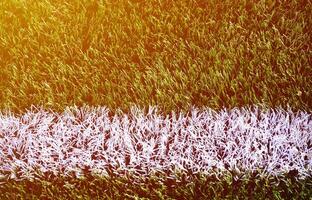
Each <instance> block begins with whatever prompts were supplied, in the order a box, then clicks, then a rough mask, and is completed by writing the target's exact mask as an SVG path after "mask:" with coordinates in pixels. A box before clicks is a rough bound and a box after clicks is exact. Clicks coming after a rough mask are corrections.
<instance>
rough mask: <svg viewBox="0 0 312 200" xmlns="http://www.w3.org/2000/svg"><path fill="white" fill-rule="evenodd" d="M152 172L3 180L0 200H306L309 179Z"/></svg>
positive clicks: (310, 189) (311, 182)
mask: <svg viewBox="0 0 312 200" xmlns="http://www.w3.org/2000/svg"><path fill="white" fill-rule="evenodd" d="M213 174H215V173H213V172H212V173H211V175H203V174H187V173H180V174H176V175H175V176H174V177H170V176H168V175H166V174H165V173H158V174H154V175H151V176H148V177H145V178H143V177H137V176H134V175H124V176H117V175H114V174H111V175H110V176H104V177H99V176H94V175H91V174H85V176H84V177H83V178H77V177H71V178H69V177H67V178H66V177H60V176H53V175H51V174H45V175H43V176H42V177H41V178H40V179H37V180H23V181H13V180H9V181H7V182H6V183H4V184H2V185H0V198H1V199H64V200H65V199H114V200H115V199H155V200H156V199H157V200H158V199H179V200H184V199H185V200H191V199H194V200H195V199H196V200H199V199H257V200H258V199H292V200H293V199H307V200H308V199H311V197H312V177H311V176H310V177H307V178H306V179H298V177H297V175H296V172H295V171H291V172H289V173H286V174H284V175H281V176H262V175H261V172H260V171H258V172H253V173H245V174H244V176H239V175H235V174H234V173H230V172H228V173H222V175H213Z"/></svg>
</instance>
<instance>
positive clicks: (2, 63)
mask: <svg viewBox="0 0 312 200" xmlns="http://www.w3.org/2000/svg"><path fill="white" fill-rule="evenodd" d="M311 13H312V3H311V1H309V0H288V1H282V0H276V1H273V0H231V1H230V0H224V1H216V0H180V1H169V0H149V1H144V0H118V1H117V0H114V1H113V0H99V1H86V0H72V1H63V0H54V1H52V0H2V1H1V2H0V67H1V68H0V77H1V80H0V109H1V110H2V112H3V113H7V112H9V111H10V112H11V113H14V114H15V115H17V116H20V115H23V114H24V113H26V112H27V110H29V109H30V108H31V106H32V105H35V106H42V107H44V108H45V109H50V110H51V112H52V111H53V112H58V113H61V112H63V111H64V110H65V109H66V107H67V106H74V105H76V106H78V107H83V106H86V105H88V106H105V107H107V108H109V109H110V110H111V112H112V113H129V112H130V108H131V107H133V106H138V107H140V108H147V107H148V106H158V107H159V109H160V110H161V113H162V114H163V115H164V116H165V115H166V114H168V113H169V115H170V113H171V112H172V111H176V112H179V111H181V112H182V111H183V112H187V111H189V110H191V109H192V108H193V107H196V108H198V109H205V108H207V107H208V108H211V109H214V110H216V111H220V110H222V109H223V108H228V109H232V108H236V107H238V108H242V107H245V106H253V105H265V107H266V108H277V107H281V108H285V109H286V108H289V107H290V108H291V109H292V110H293V111H305V112H307V116H308V117H307V118H308V121H307V127H308V129H307V130H311V114H310V113H311V106H312V101H311V93H312V89H311V88H312V87H311V85H312V78H311V77H312V66H311V63H312V50H311V44H312V43H311V41H312V40H311V37H312V33H311V30H312V28H311V27H312V15H311ZM2 116H4V115H2ZM111 116H114V114H111ZM2 119H3V120H4V119H6V118H5V117H4V118H3V117H2ZM4 121H5V120H4ZM3 124H4V123H2V127H0V128H2V129H4V128H3V127H4V125H3ZM307 134H309V135H311V134H312V133H311V132H307ZM2 135H4V133H2V134H1V133H0V136H2ZM310 138H311V137H310ZM307 141H308V142H309V141H310V140H307ZM309 144H310V143H309ZM308 147H309V148H311V147H310V145H308V144H307V148H308ZM309 148H308V149H309ZM308 152H311V150H308ZM309 161H310V163H311V160H309ZM309 166H311V164H310V165H309ZM229 171H230V170H229ZM260 171H261V170H260ZM296 172H297V171H296V170H295V171H292V170H290V171H289V172H285V174H284V175H283V176H282V175H281V177H279V178H277V177H274V176H273V177H270V176H265V177H261V176H260V175H259V176H257V175H255V174H257V173H260V174H261V172H250V173H249V172H246V174H245V176H244V177H249V178H246V179H245V178H242V179H239V181H238V182H239V183H236V182H235V181H236V180H235V181H233V180H234V179H231V177H232V178H233V175H232V174H231V173H230V172H229V173H226V172H224V174H222V175H220V177H223V178H220V177H219V178H216V177H210V176H208V175H206V176H205V175H198V174H192V173H190V174H187V176H186V177H188V178H185V177H184V179H182V178H181V180H180V181H179V180H175V179H174V180H172V179H171V178H170V177H166V176H165V175H166V173H165V172H160V173H164V174H163V176H162V175H156V176H151V177H149V178H145V179H144V178H143V177H132V175H128V176H129V177H126V176H117V177H116V176H114V175H113V174H114V173H113V172H112V174H110V175H109V176H107V177H105V178H103V177H102V178H99V177H98V178H95V177H93V176H91V175H90V173H86V174H89V175H86V177H87V178H86V179H79V178H75V177H71V178H72V179H71V180H68V181H67V180H65V179H70V178H69V177H63V178H62V177H61V175H60V176H56V177H53V175H51V176H50V175H49V172H47V173H46V174H45V175H44V174H42V176H40V177H41V178H39V180H36V181H30V180H23V181H16V180H14V179H13V180H11V179H6V178H5V181H3V182H1V183H2V184H1V185H0V190H1V192H0V196H1V195H2V196H1V198H3V199H6V198H7V199H12V198H13V199H14V198H16V199H19V198H24V199H32V198H33V199H38V198H41V199H56V198H57V199H61V198H63V199H79V198H80V199H87V198H90V199H94V198H101V197H102V198H103V199H109V198H111V199H125V198H128V199H135V198H137V199H138V198H147V199H162V198H163V199H170V198H171V199H192V198H193V199H200V198H202V199H207V198H208V199H212V198H217V199H218V198H219V199H224V198H229V199H231V198H243V199H246V198H247V199H248V198H250V199H252V198H254V199H261V198H262V199H266V198H267V199H274V198H275V199H292V198H297V199H308V198H310V196H312V195H311V187H312V186H311V176H308V177H307V178H305V179H303V180H302V179H298V178H296V175H297V173H296ZM287 174H288V175H287ZM181 176H182V175H181ZM211 176H212V175H211ZM252 177H256V178H252ZM282 177H283V178H282ZM140 178H141V179H142V180H141V179H140ZM157 178H159V179H158V180H157ZM132 179H136V180H137V179H138V180H139V179H140V180H139V181H138V180H137V181H138V183H136V182H135V181H134V182H135V183H136V184H133V183H132ZM143 179H144V180H143ZM177 179H178V178H177ZM183 180H184V181H183ZM65 182H66V183H68V182H73V184H69V186H68V184H64V183H65ZM67 186H68V187H67ZM237 188H239V189H237ZM250 194H255V195H254V196H252V195H251V196H248V195H250ZM10 195H13V196H10ZM14 195H15V196H14ZM19 195H20V196H19ZM296 195H297V196H296ZM298 195H299V196H298Z"/></svg>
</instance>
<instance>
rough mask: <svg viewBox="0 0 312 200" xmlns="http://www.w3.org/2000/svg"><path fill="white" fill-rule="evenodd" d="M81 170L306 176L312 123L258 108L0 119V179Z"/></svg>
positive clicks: (88, 111)
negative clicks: (258, 172) (256, 172)
mask: <svg viewBox="0 0 312 200" xmlns="http://www.w3.org/2000/svg"><path fill="white" fill-rule="evenodd" d="M85 167H87V168H88V167H89V168H90V169H91V170H92V172H93V173H98V174H107V173H108V171H109V169H112V168H113V169H115V170H116V171H118V170H119V171H123V172H126V171H130V172H134V173H138V174H140V175H147V174H149V173H152V172H156V171H165V170H167V171H168V170H169V171H170V170H172V171H176V170H178V171H181V170H182V171H187V172H191V173H197V172H203V173H205V172H209V171H211V169H214V170H215V169H217V171H218V170H219V171H221V172H222V171H223V170H225V169H229V170H236V171H238V172H244V171H249V170H251V171H252V170H257V169H262V170H263V171H264V172H265V173H266V174H274V175H277V174H279V173H284V172H288V171H289V170H298V171H299V175H300V176H301V177H305V176H310V175H311V169H312V116H311V113H308V112H304V111H298V112H293V111H292V110H291V109H288V110H283V109H281V108H277V109H268V110H264V109H260V108H259V107H257V106H254V107H248V108H247V107H245V108H240V109H239V108H236V109H231V110H228V109H223V110H221V111H214V110H212V109H209V108H205V109H196V108H193V109H192V110H191V111H190V112H188V113H174V112H172V113H171V114H170V115H162V114H161V113H160V112H158V111H157V108H155V107H150V108H149V109H148V110H146V112H143V111H142V110H141V109H138V108H136V107H134V108H132V109H131V112H130V113H128V114H126V113H119V114H115V115H113V116H112V113H111V112H110V111H109V110H108V109H107V108H105V107H82V108H76V107H72V108H67V109H66V110H65V111H64V112H63V113H54V112H52V111H47V110H44V109H41V108H39V109H36V108H32V109H31V110H29V111H27V112H25V113H24V114H22V115H20V116H17V115H13V114H10V113H9V114H0V175H1V174H7V175H8V176H10V177H11V178H15V179H20V178H21V179H22V178H26V177H27V178H29V177H33V176H34V175H35V173H36V170H37V171H38V170H40V172H47V171H50V172H53V173H55V174H60V173H61V174H65V175H70V174H73V173H74V174H76V175H78V176H79V175H80V174H81V169H83V168H85ZM17 172H18V173H17Z"/></svg>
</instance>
